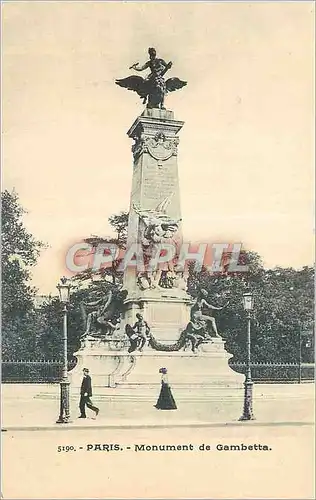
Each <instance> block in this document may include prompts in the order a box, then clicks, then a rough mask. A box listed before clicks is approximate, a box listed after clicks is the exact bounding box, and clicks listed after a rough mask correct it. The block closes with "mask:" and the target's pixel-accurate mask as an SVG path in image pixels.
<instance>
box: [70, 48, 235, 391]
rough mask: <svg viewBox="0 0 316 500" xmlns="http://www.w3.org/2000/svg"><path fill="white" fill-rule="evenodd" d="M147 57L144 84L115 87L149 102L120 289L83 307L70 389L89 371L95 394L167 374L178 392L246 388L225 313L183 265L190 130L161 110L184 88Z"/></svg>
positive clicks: (138, 137)
mask: <svg viewBox="0 0 316 500" xmlns="http://www.w3.org/2000/svg"><path fill="white" fill-rule="evenodd" d="M148 53H149V60H148V61H147V62H146V63H145V64H144V65H143V66H140V65H139V64H138V63H136V64H133V65H132V66H131V67H130V69H134V70H136V71H143V70H146V69H149V70H150V74H149V75H148V76H147V77H146V78H145V79H144V78H142V77H140V76H136V75H134V76H129V77H127V78H124V79H119V80H116V84H117V85H119V86H120V87H123V88H127V89H128V90H133V91H135V92H137V94H138V95H139V96H140V97H141V99H142V100H143V104H146V107H145V109H144V110H143V112H142V113H141V115H140V116H138V117H137V118H136V120H135V121H134V123H133V124H132V126H131V127H130V129H129V130H128V132H127V134H128V136H129V137H130V138H131V139H132V140H133V141H134V143H133V145H132V154H133V179H132V188H131V199H130V211H129V222H128V237H127V248H126V254H128V255H129V257H128V258H126V263H127V265H126V266H125V267H124V284H123V289H122V290H120V291H116V292H115V293H113V292H111V291H110V292H108V293H107V294H106V295H104V296H102V297H100V298H97V300H92V301H91V303H90V306H89V304H87V305H86V307H92V310H91V311H90V312H87V311H88V309H84V311H85V313H84V314H85V321H86V329H85V331H84V333H83V335H82V346H81V349H80V350H79V351H78V352H77V353H75V356H76V357H77V360H78V363H77V366H76V368H75V369H74V370H73V372H72V376H73V383H74V382H75V381H76V383H78V384H79V380H80V378H81V370H82V368H83V367H84V366H88V367H89V368H90V372H91V373H92V375H93V380H94V384H95V385H97V386H100V387H117V386H125V387H126V386H134V387H135V386H139V387H140V386H146V385H148V384H151V383H159V381H158V375H157V374H158V371H159V369H160V368H161V367H162V366H166V367H168V372H169V373H170V377H171V380H172V384H173V385H177V384H179V385H181V386H187V387H188V388H189V387H192V385H194V384H195V385H199V386H211V387H214V388H222V387H227V388H236V387H240V388H242V384H243V376H242V375H240V374H237V373H235V372H234V371H233V370H231V369H230V368H229V366H228V359H229V358H230V357H231V355H230V354H228V353H227V352H226V350H225V347H224V346H225V342H224V341H223V340H222V338H221V336H220V335H219V333H218V331H217V326H216V321H215V318H214V317H213V316H212V313H213V311H214V310H220V309H222V308H223V307H224V306H225V305H221V306H219V305H213V304H210V301H209V298H208V294H207V292H206V291H205V290H203V289H201V290H200V292H199V294H198V296H197V297H196V299H195V300H193V299H192V297H190V296H189V294H188V293H187V275H186V272H187V271H186V269H185V267H184V266H183V265H181V263H180V262H179V252H180V248H181V243H182V227H181V208H180V193H179V176H178V162H177V152H178V145H179V133H180V131H181V129H182V127H183V125H184V122H182V121H179V120H176V119H175V117H174V113H173V112H172V111H170V110H167V109H166V108H165V107H164V102H165V96H166V95H167V94H168V93H170V92H173V91H175V90H178V89H181V88H182V87H184V86H185V85H186V82H184V81H182V80H180V79H179V78H177V77H173V78H169V79H167V80H166V79H165V78H164V75H165V74H166V73H167V71H168V70H169V69H170V68H171V67H172V63H171V62H169V63H166V62H165V61H164V60H163V59H159V58H157V55H156V51H155V49H154V48H150V49H149V50H148ZM169 251H170V253H169V254H168V252H169ZM132 256H133V257H134V260H132Z"/></svg>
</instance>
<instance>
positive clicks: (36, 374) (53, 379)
mask: <svg viewBox="0 0 316 500" xmlns="http://www.w3.org/2000/svg"><path fill="white" fill-rule="evenodd" d="M75 365H76V360H71V361H69V362H68V370H71V369H72V368H74V367H75ZM229 365H230V367H231V368H232V369H233V370H234V371H236V372H238V373H242V374H245V373H246V368H247V365H246V363H229ZM62 368H63V362H62V361H61V360H54V359H53V360H47V359H44V360H38V361H26V360H3V361H2V383H29V384H30V383H34V384H40V383H57V382H59V381H60V380H61V377H62ZM251 372H252V379H253V381H254V382H257V383H260V382H261V383H293V382H309V381H313V380H314V377H315V364H314V363H301V364H300V363H251Z"/></svg>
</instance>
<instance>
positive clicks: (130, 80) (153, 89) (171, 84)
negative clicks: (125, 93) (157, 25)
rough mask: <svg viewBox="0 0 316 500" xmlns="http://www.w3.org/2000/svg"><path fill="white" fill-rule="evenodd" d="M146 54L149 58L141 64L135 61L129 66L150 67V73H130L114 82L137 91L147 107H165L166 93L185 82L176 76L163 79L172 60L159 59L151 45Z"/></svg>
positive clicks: (135, 67) (135, 68)
mask: <svg viewBox="0 0 316 500" xmlns="http://www.w3.org/2000/svg"><path fill="white" fill-rule="evenodd" d="M148 54H149V60H148V61H147V62H146V63H145V64H144V65H143V66H139V63H135V64H133V65H132V66H130V68H129V69H134V70H135V71H144V70H145V69H150V71H151V73H150V74H149V75H148V76H147V78H142V77H141V76H136V75H132V76H128V77H127V78H122V79H120V80H115V83H116V84H117V85H119V86H120V87H123V88H126V89H128V90H133V91H134V92H137V94H138V95H139V96H140V97H141V99H143V104H146V105H147V108H160V109H165V108H164V100H165V96H166V94H168V93H169V92H174V91H175V90H179V89H182V87H184V86H185V85H186V84H187V82H184V81H183V80H180V78H177V77H174V78H168V80H165V79H164V75H165V74H166V72H167V71H168V70H169V69H170V68H171V66H172V62H171V61H170V62H169V63H166V62H165V61H164V60H163V59H159V58H158V57H157V54H156V50H155V49H154V48H153V47H150V48H149V49H148Z"/></svg>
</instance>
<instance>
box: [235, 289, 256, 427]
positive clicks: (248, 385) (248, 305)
mask: <svg viewBox="0 0 316 500" xmlns="http://www.w3.org/2000/svg"><path fill="white" fill-rule="evenodd" d="M253 305H254V301H253V295H252V293H251V292H245V293H244V294H243V306H244V310H245V311H246V313H247V371H246V379H245V382H244V387H245V392H244V411H243V414H242V416H241V417H240V419H239V420H254V419H255V417H254V415H253V411H252V388H253V381H252V379H251V340H250V327H251V311H252V310H253Z"/></svg>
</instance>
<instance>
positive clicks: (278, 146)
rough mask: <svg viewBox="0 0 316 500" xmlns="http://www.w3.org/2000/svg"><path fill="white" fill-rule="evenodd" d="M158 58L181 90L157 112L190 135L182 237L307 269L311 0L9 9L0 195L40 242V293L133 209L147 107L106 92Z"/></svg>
mask: <svg viewBox="0 0 316 500" xmlns="http://www.w3.org/2000/svg"><path fill="white" fill-rule="evenodd" d="M151 46H153V47H155V48H156V50H157V54H158V57H162V58H163V59H165V60H166V61H169V60H171V61H173V67H172V70H170V71H169V74H168V76H178V77H179V78H181V79H182V80H186V81H187V82H188V84H187V86H186V87H185V88H184V89H182V90H180V91H177V92H174V93H172V94H171V95H169V96H167V99H166V106H167V108H168V109H171V110H173V111H174V113H175V118H176V119H178V120H183V121H184V122H185V125H184V127H183V129H182V130H181V132H180V144H179V149H178V151H179V152H178V165H179V176H180V190H181V205H182V217H183V233H184V238H185V240H186V241H208V240H211V241H213V242H214V241H215V242H216V241H218V242H223V241H225V242H242V244H243V245H244V246H245V247H247V248H249V249H251V250H253V251H256V252H258V253H259V254H260V255H261V256H262V258H263V261H264V264H265V265H266V266H267V267H274V266H283V267H288V266H293V267H296V268H299V267H301V266H303V265H311V264H313V262H314V232H313V231H314V209H313V207H314V194H313V193H314V90H313V88H314V81H313V72H314V3H313V2H294V3H281V2H275V3H255V2H252V3H247V2H245V3H212V2H207V3H200V2H185V3H184V2H183V3H182V2H179V3H167V2H161V3H158V2H147V3H142V2H131V3H126V2H87V1H85V2H18V1H16V2H8V3H3V4H2V70H3V77H2V105H3V112H2V118H3V131H2V132H3V134H2V145H3V153H2V167H3V173H2V189H8V190H12V189H13V188H14V189H15V190H16V191H17V193H18V195H19V197H20V202H21V204H22V205H23V206H24V207H25V208H26V209H27V211H28V213H27V214H26V216H25V218H24V222H25V225H26V227H27V229H28V230H29V231H31V232H32V234H33V235H34V236H35V237H36V238H37V239H40V240H42V241H44V242H45V243H46V244H47V245H48V248H47V249H46V250H44V251H43V252H42V255H41V257H40V259H39V262H38V265H37V266H36V267H35V268H34V272H33V282H34V284H35V285H36V286H37V287H38V288H39V293H42V294H47V293H51V292H53V293H54V291H55V287H56V283H57V282H58V281H59V278H60V276H61V275H63V274H64V272H65V271H64V267H65V253H66V251H67V249H68V248H69V247H70V246H71V245H72V244H73V243H74V242H78V241H81V240H82V238H86V237H89V236H90V235H92V234H96V235H99V236H106V235H109V234H111V229H110V226H109V224H108V217H109V216H110V215H112V214H114V213H118V212H120V211H121V210H128V208H129V198H130V191H131V182H132V164H133V161H132V153H131V145H132V144H131V142H132V141H131V140H130V139H129V138H128V137H127V135H126V132H127V131H128V129H129V128H130V126H131V125H132V123H133V122H134V120H135V119H136V118H137V116H139V115H140V114H141V113H142V111H143V105H142V103H141V100H140V99H139V97H138V96H137V94H136V93H133V92H128V91H126V90H125V89H122V88H120V87H118V86H116V85H115V84H114V81H115V79H116V78H124V77H126V76H129V75H130V74H133V72H132V71H131V70H129V69H128V68H129V66H131V64H133V63H135V62H140V63H141V64H143V63H144V62H145V61H146V60H147V49H148V47H151ZM143 76H145V74H144V75H143Z"/></svg>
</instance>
